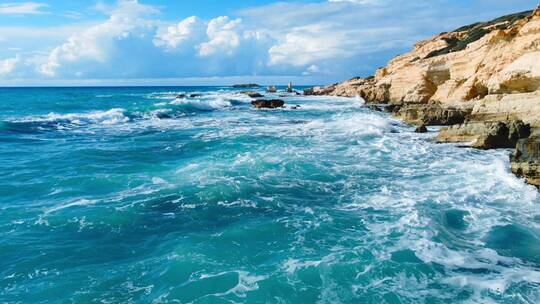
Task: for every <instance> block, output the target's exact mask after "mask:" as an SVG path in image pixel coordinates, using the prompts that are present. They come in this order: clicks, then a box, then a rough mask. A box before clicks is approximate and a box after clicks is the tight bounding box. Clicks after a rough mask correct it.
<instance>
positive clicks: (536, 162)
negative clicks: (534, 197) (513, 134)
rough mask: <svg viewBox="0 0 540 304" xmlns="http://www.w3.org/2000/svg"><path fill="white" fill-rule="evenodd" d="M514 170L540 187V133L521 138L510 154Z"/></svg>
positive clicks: (530, 182) (528, 181)
mask: <svg viewBox="0 0 540 304" xmlns="http://www.w3.org/2000/svg"><path fill="white" fill-rule="evenodd" d="M510 162H511V164H512V172H513V173H514V174H516V175H517V176H520V177H523V178H525V180H526V181H527V183H529V184H532V185H535V186H537V187H540V135H538V134H534V135H532V136H530V137H529V138H525V139H520V140H519V141H518V143H517V145H516V150H515V151H514V153H513V154H512V156H510Z"/></svg>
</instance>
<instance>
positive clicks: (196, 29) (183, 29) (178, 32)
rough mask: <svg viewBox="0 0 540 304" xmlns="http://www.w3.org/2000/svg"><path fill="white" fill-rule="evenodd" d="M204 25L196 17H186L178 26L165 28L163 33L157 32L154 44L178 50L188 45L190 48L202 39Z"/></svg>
mask: <svg viewBox="0 0 540 304" xmlns="http://www.w3.org/2000/svg"><path fill="white" fill-rule="evenodd" d="M205 28H206V25H205V24H204V23H203V22H202V21H201V20H200V19H199V18H197V17H196V16H191V17H188V18H186V19H184V20H182V21H180V22H179V23H178V24H175V25H171V26H169V27H167V29H166V30H165V31H162V32H161V33H160V32H158V34H157V35H156V39H155V40H154V44H155V45H156V46H158V47H160V46H165V47H168V48H170V49H178V48H180V47H181V46H185V45H189V46H191V48H193V47H194V45H195V44H198V43H200V42H201V41H202V39H204V36H205V35H206V33H205Z"/></svg>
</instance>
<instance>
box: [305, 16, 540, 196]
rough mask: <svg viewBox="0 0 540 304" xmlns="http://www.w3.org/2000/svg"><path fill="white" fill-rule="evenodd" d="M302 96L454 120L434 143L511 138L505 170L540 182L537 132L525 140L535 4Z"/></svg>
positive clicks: (536, 40) (533, 95) (535, 42)
mask: <svg viewBox="0 0 540 304" xmlns="http://www.w3.org/2000/svg"><path fill="white" fill-rule="evenodd" d="M306 93H307V94H316V95H336V96H350V97H353V96H361V97H362V98H364V99H365V100H366V102H368V103H389V104H391V105H394V109H393V111H394V113H395V114H396V115H397V116H398V117H401V118H403V119H404V120H405V121H407V122H410V123H414V124H419V125H423V124H425V125H449V126H452V125H454V126H452V127H450V128H448V129H446V130H444V131H443V132H441V134H440V135H439V138H438V140H439V141H440V142H472V143H473V146H475V147H478V148H483V149H489V148H500V147H509V146H515V145H516V142H517V148H516V152H515V154H514V156H513V157H512V162H513V165H512V169H513V171H514V172H515V173H516V174H518V175H520V176H523V177H525V178H526V179H527V181H529V182H530V183H532V184H535V185H537V186H540V179H539V178H538V176H539V175H540V174H539V173H538V172H537V171H536V168H538V167H539V166H538V164H539V163H540V160H539V158H538V155H539V153H538V151H536V152H534V151H532V150H531V149H534V148H535V147H536V148H538V145H537V144H536V143H537V142H538V141H537V138H538V137H537V136H530V137H529V135H530V134H531V129H532V130H533V131H534V130H538V129H540V7H538V8H537V9H536V10H534V11H529V12H523V13H518V14H513V15H509V16H504V17H501V18H497V19H495V20H492V21H489V22H479V23H475V24H472V25H469V26H465V27H462V28H459V29H457V30H455V31H453V32H449V33H441V34H439V35H437V36H435V37H433V38H431V39H428V40H424V41H420V42H418V43H417V44H416V45H415V46H414V49H413V50H412V51H411V52H409V53H407V54H404V55H401V56H398V57H396V58H394V59H393V60H391V61H390V62H389V63H388V65H387V66H386V67H384V68H381V69H379V70H377V72H376V73H375V76H373V77H368V78H354V79H351V80H349V81H345V82H343V83H339V84H335V85H331V86H328V87H325V88H314V89H312V90H308V91H307V92H306ZM516 128H517V129H516ZM533 133H534V132H533ZM524 150H526V151H527V153H523V151H524ZM520 151H521V152H520ZM524 155H526V157H524Z"/></svg>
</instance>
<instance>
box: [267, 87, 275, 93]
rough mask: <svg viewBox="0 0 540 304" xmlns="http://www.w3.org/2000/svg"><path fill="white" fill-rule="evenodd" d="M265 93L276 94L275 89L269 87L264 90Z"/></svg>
mask: <svg viewBox="0 0 540 304" xmlns="http://www.w3.org/2000/svg"><path fill="white" fill-rule="evenodd" d="M266 92H268V93H276V92H277V88H276V87H275V86H269V87H268V88H266Z"/></svg>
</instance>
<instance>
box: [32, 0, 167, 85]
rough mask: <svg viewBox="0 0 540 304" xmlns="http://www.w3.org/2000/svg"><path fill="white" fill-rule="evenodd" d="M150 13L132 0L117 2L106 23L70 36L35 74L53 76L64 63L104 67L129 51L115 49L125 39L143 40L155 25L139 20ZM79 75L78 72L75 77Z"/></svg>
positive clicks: (53, 51)
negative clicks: (101, 65) (91, 63)
mask: <svg viewBox="0 0 540 304" xmlns="http://www.w3.org/2000/svg"><path fill="white" fill-rule="evenodd" d="M154 13H157V10H156V9H155V8H153V7H152V6H147V5H142V4H139V3H138V2H137V1H133V0H131V1H129V0H122V1H120V2H119V4H118V7H117V8H115V9H114V10H113V11H112V12H111V15H110V17H109V19H108V20H107V21H105V22H103V23H101V24H97V25H95V26H92V27H90V28H88V29H86V30H84V31H83V32H81V33H78V34H75V35H73V36H71V37H70V38H69V39H68V41H67V42H65V43H64V44H62V45H60V46H58V47H56V48H54V49H53V50H52V52H51V53H50V55H49V56H48V59H47V61H46V62H45V63H43V64H42V65H41V66H40V67H39V71H40V72H41V73H42V74H44V75H47V76H56V75H57V71H58V69H60V68H61V67H62V66H63V65H64V64H66V63H80V62H84V61H95V62H99V63H106V62H108V61H109V60H111V59H112V58H113V57H114V55H115V53H116V54H118V53H123V52H129V51H131V50H129V49H119V45H120V44H121V42H122V41H127V40H128V39H145V38H146V37H147V36H148V34H149V33H151V32H152V31H153V30H154V27H155V25H154V22H152V21H150V20H148V19H144V18H143V16H145V15H148V14H154ZM81 73H82V72H78V74H79V75H80V74H81Z"/></svg>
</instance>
